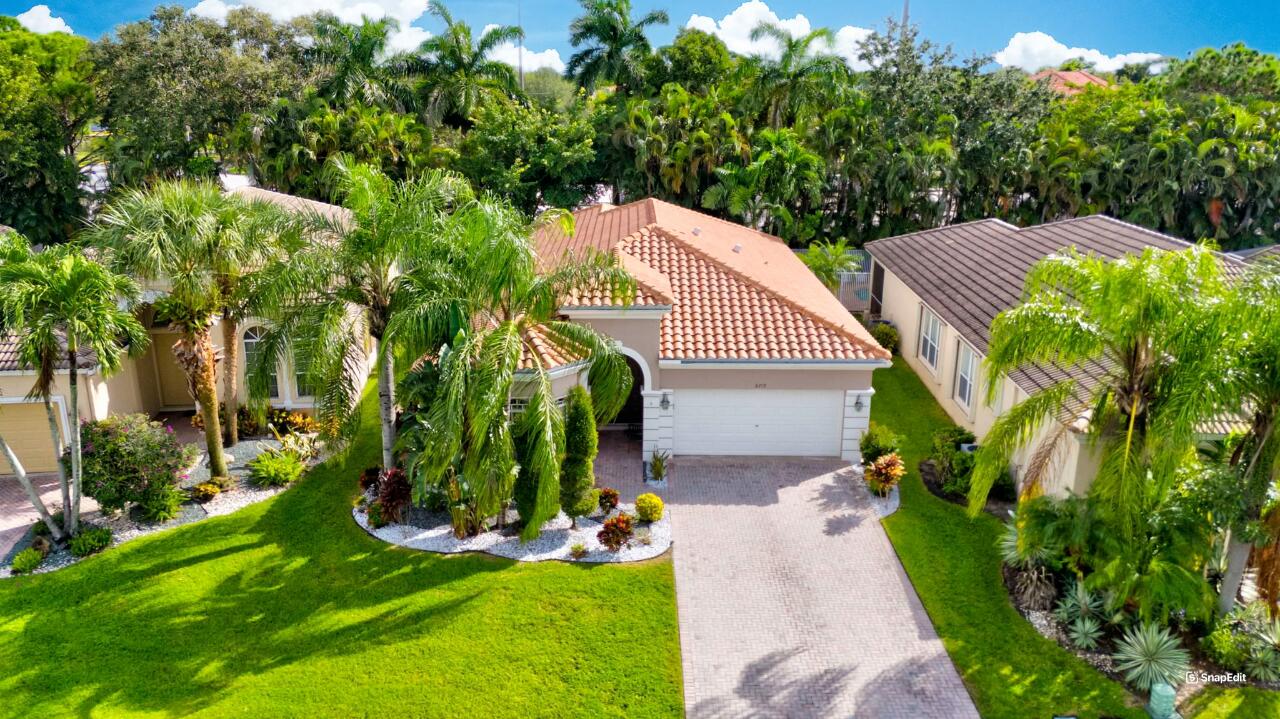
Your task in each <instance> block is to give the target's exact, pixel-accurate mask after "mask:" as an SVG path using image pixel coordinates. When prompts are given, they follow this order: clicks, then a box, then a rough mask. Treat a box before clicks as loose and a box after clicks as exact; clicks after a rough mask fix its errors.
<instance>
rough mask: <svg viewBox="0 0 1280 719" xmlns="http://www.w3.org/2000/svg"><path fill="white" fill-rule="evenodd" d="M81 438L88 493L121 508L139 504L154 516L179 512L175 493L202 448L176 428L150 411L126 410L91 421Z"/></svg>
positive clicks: (105, 505)
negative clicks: (182, 438) (184, 440)
mask: <svg viewBox="0 0 1280 719" xmlns="http://www.w3.org/2000/svg"><path fill="white" fill-rule="evenodd" d="M81 438H82V439H81V441H82V445H81V446H82V455H83V458H84V463H83V467H84V493H85V495H86V496H89V497H93V498H94V499H95V500H97V502H98V506H99V507H102V508H103V509H105V510H120V509H124V507H125V505H127V504H129V503H134V504H138V505H140V506H141V507H142V509H143V512H144V514H146V515H148V516H150V517H158V516H162V515H165V514H169V515H170V516H172V512H176V511H177V509H176V503H175V502H174V501H173V495H174V494H175V493H177V489H176V488H177V485H178V482H179V481H181V480H182V479H183V478H184V477H185V472H186V470H187V468H188V467H190V466H191V463H192V462H193V461H194V454H195V452H196V449H195V448H194V447H183V446H182V445H181V444H179V442H178V440H177V438H176V437H174V435H173V429H172V428H170V427H166V426H164V425H162V424H160V423H159V422H153V421H151V419H150V418H149V417H147V415H145V414H126V415H117V416H115V417H108V418H107V419H103V420H99V421H96V422H87V423H85V425H84V427H83V429H82V430H81ZM178 502H181V499H180V498H179V500H178ZM170 507H172V508H173V509H172V512H169V511H168V510H169V509H170Z"/></svg>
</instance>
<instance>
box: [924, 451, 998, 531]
mask: <svg viewBox="0 0 1280 719" xmlns="http://www.w3.org/2000/svg"><path fill="white" fill-rule="evenodd" d="M920 479H921V480H923V481H924V486H925V487H926V488H927V489H928V490H929V492H930V493H931V494H933V496H935V497H937V498H938V499H941V500H945V501H947V502H950V503H952V504H956V505H959V506H961V507H968V506H969V499H968V498H967V497H964V496H956V495H954V494H948V493H946V492H944V491H943V490H942V478H941V477H939V476H938V468H937V467H936V466H935V465H934V464H933V460H929V459H926V460H922V461H921V462H920ZM1017 507H1018V503H1017V502H1006V501H1003V500H1000V499H993V498H988V499H987V506H986V507H983V511H985V512H986V513H987V514H990V515H991V516H993V517H995V518H996V519H999V520H1001V521H1004V520H1006V519H1008V518H1009V516H1010V515H1011V514H1013V510H1015V509H1017Z"/></svg>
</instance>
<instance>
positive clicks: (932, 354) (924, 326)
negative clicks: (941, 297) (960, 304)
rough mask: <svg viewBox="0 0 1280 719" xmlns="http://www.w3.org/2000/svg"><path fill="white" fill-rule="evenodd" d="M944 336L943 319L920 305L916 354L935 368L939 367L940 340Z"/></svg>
mask: <svg viewBox="0 0 1280 719" xmlns="http://www.w3.org/2000/svg"><path fill="white" fill-rule="evenodd" d="M941 337H942V320H939V319H938V316H937V315H935V314H934V313H932V312H930V311H929V308H928V307H925V306H923V305H921V306H920V341H919V343H918V344H917V346H916V355H917V356H919V357H920V359H923V360H924V361H925V363H926V364H928V365H929V366H930V367H932V368H933V369H935V370H936V369H938V342H940V341H941Z"/></svg>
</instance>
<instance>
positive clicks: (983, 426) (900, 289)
mask: <svg viewBox="0 0 1280 719" xmlns="http://www.w3.org/2000/svg"><path fill="white" fill-rule="evenodd" d="M881 299H882V309H881V315H880V316H881V317H882V318H883V319H886V320H889V321H890V322H892V323H893V324H894V325H895V326H897V328H898V331H899V332H900V333H901V335H902V346H901V352H902V356H903V358H904V359H905V360H906V361H907V364H908V365H910V366H911V368H912V369H914V370H915V372H916V374H917V375H918V376H919V377H920V379H921V381H922V382H923V383H924V385H925V387H927V388H928V389H929V392H930V393H931V394H933V396H934V398H935V399H936V400H937V401H938V404H939V405H940V406H941V407H942V408H943V409H944V410H945V411H946V412H947V414H948V415H949V416H950V417H951V419H952V420H953V421H955V423H956V424H958V425H960V426H961V427H964V428H966V429H968V430H969V431H971V432H973V433H974V435H975V436H976V437H977V438H978V441H979V442H982V439H983V438H984V437H985V436H986V434H987V432H988V431H990V429H991V426H992V425H993V424H994V423H995V421H996V418H997V417H999V416H1000V415H1001V414H1002V413H1004V412H1005V411H1007V410H1008V409H1009V408H1010V407H1013V406H1014V405H1016V404H1018V403H1019V402H1022V401H1023V400H1025V399H1026V398H1027V394H1026V392H1024V391H1023V390H1022V388H1020V387H1018V386H1017V385H1015V384H1014V383H1013V382H1011V381H1009V380H1007V379H1006V380H1004V381H1002V382H1000V383H999V387H998V388H997V396H996V399H995V401H994V402H992V403H991V404H990V405H988V404H987V403H986V401H985V400H986V393H987V377H986V372H985V371H984V368H983V367H982V362H983V361H984V360H985V359H986V358H985V357H984V356H982V355H981V354H980V353H977V350H976V349H975V354H976V355H977V358H978V362H979V366H978V371H977V373H976V379H975V382H976V385H975V389H976V390H977V395H976V396H975V398H974V401H973V407H970V408H966V407H964V406H963V405H962V404H961V403H960V401H959V400H958V399H956V398H955V377H956V360H957V358H958V354H959V353H958V344H957V343H958V342H963V341H964V340H963V339H961V338H960V335H959V333H958V332H957V331H956V330H955V328H953V327H951V326H950V325H948V324H947V323H946V321H945V320H942V322H941V331H940V333H939V341H938V366H937V368H936V369H934V368H931V367H930V366H929V365H928V363H927V362H925V361H924V360H923V359H922V358H921V357H920V355H919V343H920V321H921V318H922V317H923V313H922V312H921V311H920V310H921V307H923V306H924V301H923V300H922V299H921V298H920V296H919V295H918V294H916V293H915V292H914V291H912V290H911V288H909V287H907V285H906V284H905V283H904V282H902V280H900V279H899V278H898V277H897V276H896V275H894V274H893V273H892V272H890V271H889V270H888V269H886V270H885V273H884V290H883V294H882V298H881ZM934 314H937V312H936V311H935V312H934ZM939 319H940V320H941V319H942V318H941V316H939ZM1056 428H1057V425H1056V423H1054V422H1052V421H1050V422H1046V423H1045V424H1044V426H1043V427H1042V428H1041V430H1040V432H1039V433H1038V434H1037V435H1036V437H1035V438H1034V439H1033V440H1032V441H1031V442H1030V443H1029V444H1028V445H1027V446H1026V447H1024V448H1023V449H1022V450H1020V451H1019V452H1017V453H1016V454H1015V455H1014V458H1013V461H1012V462H1011V467H1010V469H1011V470H1012V471H1013V473H1014V476H1015V477H1016V478H1018V480H1019V481H1021V479H1022V470H1023V468H1024V467H1026V465H1027V463H1028V462H1029V461H1030V460H1031V458H1032V455H1033V453H1034V452H1035V448H1036V447H1038V446H1040V444H1041V443H1042V442H1043V441H1044V440H1045V439H1047V438H1048V437H1049V436H1050V435H1051V434H1052V433H1053V432H1054V431H1055V429H1056ZM1094 454H1095V453H1093V451H1092V450H1091V448H1089V447H1088V446H1087V440H1086V438H1085V437H1083V436H1082V435H1080V434H1078V433H1075V432H1068V436H1067V437H1065V438H1064V439H1063V445H1062V448H1061V449H1060V450H1059V451H1058V452H1057V453H1056V455H1055V470H1054V471H1053V472H1051V473H1050V476H1049V479H1048V481H1047V482H1045V491H1046V492H1048V493H1050V494H1055V495H1059V496H1060V495H1063V494H1066V493H1068V492H1075V493H1078V494H1083V493H1084V492H1085V491H1086V490H1087V489H1088V487H1089V483H1090V482H1092V480H1093V477H1094V475H1095V474H1096V472H1097V461H1096V457H1095V456H1094Z"/></svg>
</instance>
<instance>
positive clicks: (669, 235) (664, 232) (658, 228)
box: [627, 222, 883, 354]
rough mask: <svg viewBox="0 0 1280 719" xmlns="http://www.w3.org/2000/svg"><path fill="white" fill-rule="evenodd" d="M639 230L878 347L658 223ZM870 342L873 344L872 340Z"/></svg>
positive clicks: (840, 332)
mask: <svg viewBox="0 0 1280 719" xmlns="http://www.w3.org/2000/svg"><path fill="white" fill-rule="evenodd" d="M641 229H649V230H651V231H654V232H657V233H658V234H659V235H661V236H662V237H665V238H666V239H668V240H670V241H672V242H675V243H676V244H678V245H680V246H681V247H682V248H685V249H687V250H688V251H690V252H692V253H693V254H694V255H696V256H697V257H698V258H700V259H702V260H703V261H705V262H710V263H711V264H712V265H715V266H716V267H717V268H719V269H720V270H722V271H724V272H726V273H728V274H730V275H732V276H733V277H736V278H737V279H738V280H740V281H742V282H744V283H745V284H747V285H749V286H751V287H753V288H755V289H756V290H759V291H760V292H763V293H764V294H766V295H769V296H770V297H772V298H774V299H775V300H777V301H778V302H779V303H781V304H783V305H786V306H787V307H789V308H791V309H792V310H794V311H796V312H799V313H800V314H802V315H804V316H805V317H806V318H808V319H809V320H810V321H811V322H813V323H815V324H817V325H820V326H822V327H825V328H827V329H828V330H831V331H832V332H835V333H836V334H838V335H840V336H841V337H843V338H845V339H847V340H850V341H852V342H854V343H856V344H858V345H860V346H863V347H865V348H866V349H867V350H869V351H872V353H873V354H874V350H875V349H876V347H878V345H877V344H868V343H867V338H865V337H859V336H858V335H857V334H856V333H854V332H852V331H850V330H848V329H846V328H844V327H841V326H840V325H838V324H835V323H834V322H831V321H830V320H828V319H826V318H825V317H822V316H821V315H819V314H817V313H816V312H813V311H812V310H810V309H809V308H808V307H805V306H803V305H800V304H798V303H796V302H795V301H793V300H791V299H790V298H788V297H786V296H785V295H783V294H781V293H779V292H778V291H776V290H774V289H772V288H770V287H768V286H766V285H764V284H762V283H761V282H760V281H758V280H756V279H755V278H753V277H750V276H748V275H745V274H743V273H742V272H740V271H739V270H737V269H735V268H733V267H731V266H730V265H727V264H725V263H724V262H721V261H720V260H719V259H718V258H716V257H715V256H713V255H711V254H710V253H708V252H707V251H705V250H703V249H702V248H700V247H698V246H697V245H694V244H693V243H692V242H689V241H687V240H685V239H684V238H682V237H679V236H678V235H675V234H674V233H673V232H671V231H670V230H668V229H666V228H664V227H662V225H661V224H659V223H658V222H653V223H651V224H648V225H645V226H644V227H643V228H641ZM637 232H638V230H637ZM633 234H634V233H633ZM627 239H630V238H629V237H628V238H627ZM851 316H852V315H851ZM854 321H855V322H856V321H857V320H854ZM872 341H873V342H874V339H873V340H872ZM880 349H881V350H882V351H883V348H880Z"/></svg>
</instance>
